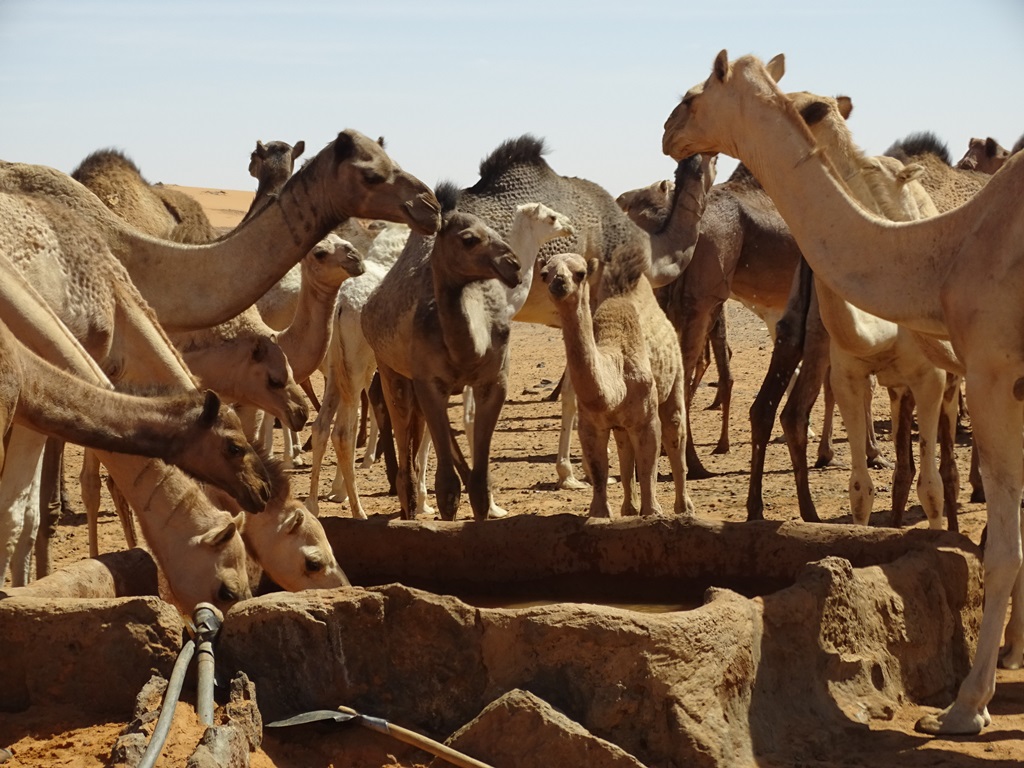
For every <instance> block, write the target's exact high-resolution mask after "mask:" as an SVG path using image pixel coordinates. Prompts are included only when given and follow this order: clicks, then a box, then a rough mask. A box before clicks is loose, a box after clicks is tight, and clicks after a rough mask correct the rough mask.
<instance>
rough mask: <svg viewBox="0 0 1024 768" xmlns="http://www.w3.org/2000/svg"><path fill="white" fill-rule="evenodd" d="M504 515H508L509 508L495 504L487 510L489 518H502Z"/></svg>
mask: <svg viewBox="0 0 1024 768" xmlns="http://www.w3.org/2000/svg"><path fill="white" fill-rule="evenodd" d="M503 517H508V510H507V509H502V508H501V507H498V506H494V507H491V508H490V509H488V510H487V518H486V519H487V520H501V518H503Z"/></svg>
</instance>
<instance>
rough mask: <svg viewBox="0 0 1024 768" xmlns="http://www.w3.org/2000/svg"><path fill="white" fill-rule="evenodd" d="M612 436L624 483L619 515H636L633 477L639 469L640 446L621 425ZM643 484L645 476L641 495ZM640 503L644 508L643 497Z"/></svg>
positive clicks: (620, 474) (641, 485)
mask: <svg viewBox="0 0 1024 768" xmlns="http://www.w3.org/2000/svg"><path fill="white" fill-rule="evenodd" d="M612 437H613V438H614V439H615V448H616V452H617V453H618V456H619V481H620V482H621V483H622V506H621V507H620V508H619V515H620V516H621V517H636V515H637V513H638V510H637V508H636V504H635V503H634V501H633V479H634V476H635V475H636V470H637V463H636V453H637V450H638V446H636V445H634V444H633V435H630V434H629V433H627V432H626V430H625V429H622V428H621V427H617V428H615V429H612ZM643 485H644V478H642V477H641V478H640V487H641V496H642V495H643V490H642V489H643ZM640 504H641V509H643V500H642V499H641V502H640Z"/></svg>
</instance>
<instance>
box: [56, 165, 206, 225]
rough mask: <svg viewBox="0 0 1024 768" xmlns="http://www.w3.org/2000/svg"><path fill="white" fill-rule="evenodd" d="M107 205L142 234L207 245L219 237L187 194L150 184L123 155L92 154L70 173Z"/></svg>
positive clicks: (201, 210) (200, 208)
mask: <svg viewBox="0 0 1024 768" xmlns="http://www.w3.org/2000/svg"><path fill="white" fill-rule="evenodd" d="M71 178H73V179H75V180H76V181H79V182H81V183H82V184H83V185H85V186H86V187H87V188H88V189H90V190H92V192H93V193H94V194H95V195H96V197H98V198H99V199H100V200H101V201H102V202H103V204H104V205H105V206H107V207H108V208H109V209H110V210H112V211H113V212H114V213H116V214H117V215H118V216H120V217H121V218H122V219H124V220H125V221H127V222H128V223H129V224H131V225H132V226H133V227H136V228H137V229H138V230H139V231H141V232H145V233H147V234H150V235H153V236H154V237H161V238H164V239H166V240H173V241H175V242H179V243H208V242H210V241H211V240H213V239H214V238H216V237H217V233H216V231H215V230H214V228H213V226H212V225H211V224H210V220H209V219H208V218H207V217H206V213H205V212H204V211H203V208H202V206H201V205H200V204H199V203H198V202H196V201H195V200H194V199H193V198H191V197H189V196H188V195H186V194H185V193H184V192H179V191H178V190H175V189H168V188H166V187H164V186H162V185H159V184H155V185H154V184H150V183H149V182H148V181H146V180H145V179H144V178H143V177H142V172H141V171H140V170H139V168H138V166H137V165H135V163H134V162H132V161H131V160H129V159H128V158H127V157H126V156H125V155H124V153H122V152H119V151H118V150H116V149H101V150H97V151H96V152H93V153H92V154H91V155H89V156H88V157H87V158H85V160H83V161H82V162H81V163H80V164H79V166H78V167H77V168H75V170H73V171H72V172H71Z"/></svg>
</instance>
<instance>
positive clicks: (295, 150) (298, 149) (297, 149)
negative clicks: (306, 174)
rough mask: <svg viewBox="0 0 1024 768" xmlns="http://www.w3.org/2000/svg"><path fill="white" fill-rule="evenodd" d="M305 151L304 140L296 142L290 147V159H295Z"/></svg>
mask: <svg viewBox="0 0 1024 768" xmlns="http://www.w3.org/2000/svg"><path fill="white" fill-rule="evenodd" d="M305 151H306V142H304V141H298V142H296V144H295V146H294V147H292V160H295V159H297V158H298V157H299V155H301V154H302V153H303V152H305Z"/></svg>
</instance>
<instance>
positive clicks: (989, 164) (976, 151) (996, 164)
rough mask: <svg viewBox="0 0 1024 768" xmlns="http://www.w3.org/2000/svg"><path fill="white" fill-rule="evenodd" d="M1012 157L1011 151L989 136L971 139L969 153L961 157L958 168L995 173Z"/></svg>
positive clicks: (968, 147) (968, 146) (968, 145)
mask: <svg viewBox="0 0 1024 768" xmlns="http://www.w3.org/2000/svg"><path fill="white" fill-rule="evenodd" d="M1009 157H1010V151H1009V150H1008V149H1006V148H1005V147H1002V146H1000V144H999V142H998V141H996V140H995V139H993V138H992V137H991V136H989V137H988V138H987V139H971V140H970V142H968V144H967V154H965V155H964V156H963V157H962V158H960V162H958V163H957V164H956V167H957V168H963V169H966V170H968V171H979V172H981V173H995V172H996V171H998V170H999V169H1000V168H1002V167H1003V163H1005V162H1006V160H1007V159H1008V158H1009Z"/></svg>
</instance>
